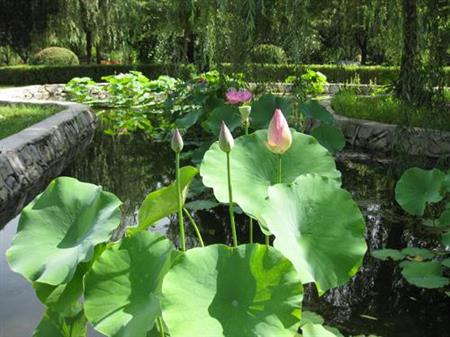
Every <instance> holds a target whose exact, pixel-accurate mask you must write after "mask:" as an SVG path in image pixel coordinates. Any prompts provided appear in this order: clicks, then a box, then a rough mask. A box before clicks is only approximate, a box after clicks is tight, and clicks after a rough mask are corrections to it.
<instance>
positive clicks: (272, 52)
mask: <svg viewBox="0 0 450 337" xmlns="http://www.w3.org/2000/svg"><path fill="white" fill-rule="evenodd" d="M250 62H252V63H268V64H284V63H286V62H287V57H286V52H285V51H284V50H283V48H280V47H278V46H274V45H272V44H260V45H258V46H256V47H254V48H253V49H252V50H251V52H250Z"/></svg>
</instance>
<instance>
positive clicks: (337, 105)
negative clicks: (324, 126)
mask: <svg viewBox="0 0 450 337" xmlns="http://www.w3.org/2000/svg"><path fill="white" fill-rule="evenodd" d="M447 95H448V94H447V93H445V96H447ZM447 101H448V100H447ZM331 106H332V108H333V110H334V111H335V112H336V113H337V114H338V115H341V116H346V117H350V118H357V119H366V120H371V121H376V122H382V123H388V124H400V125H407V126H418V127H424V128H431V129H438V130H445V131H450V111H449V109H448V108H444V109H443V110H441V111H439V112H438V113H437V112H434V113H431V112H430V111H429V110H427V109H424V108H415V107H410V106H406V105H405V104H403V103H402V102H401V101H400V100H398V99H397V98H395V97H393V96H358V95H357V94H356V93H355V92H354V91H351V90H342V91H340V92H338V93H337V94H336V95H334V96H333V98H332V100H331Z"/></svg>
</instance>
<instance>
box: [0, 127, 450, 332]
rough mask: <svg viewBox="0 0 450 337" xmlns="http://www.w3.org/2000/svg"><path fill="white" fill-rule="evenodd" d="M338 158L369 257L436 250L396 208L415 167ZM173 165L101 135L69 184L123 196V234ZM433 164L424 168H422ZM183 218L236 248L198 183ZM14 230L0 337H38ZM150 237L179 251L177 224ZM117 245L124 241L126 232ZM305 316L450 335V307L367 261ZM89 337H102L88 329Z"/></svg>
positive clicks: (354, 155)
mask: <svg viewBox="0 0 450 337" xmlns="http://www.w3.org/2000/svg"><path fill="white" fill-rule="evenodd" d="M186 143H187V144H186V145H185V148H187V149H189V148H190V147H191V148H195V146H194V145H195V144H194V143H192V144H190V143H189V142H188V141H186ZM337 157H338V158H337V167H338V169H339V171H340V172H341V173H342V181H343V187H344V188H346V189H347V190H348V191H350V193H351V194H352V196H353V198H354V199H355V200H356V201H357V204H358V206H359V207H360V209H361V210H362V212H363V214H364V219H365V222H366V231H365V237H366V242H367V245H368V249H369V251H371V250H374V249H377V248H384V247H389V248H403V247H406V246H416V247H426V248H435V247H437V245H438V242H437V240H436V237H435V236H434V235H432V234H430V233H429V232H428V231H424V230H423V228H422V226H420V224H418V223H417V221H416V220H414V219H413V218H411V217H409V216H406V215H405V213H404V212H402V210H401V209H400V208H399V207H398V205H396V203H395V202H394V186H395V182H396V179H398V177H399V176H400V174H401V172H402V171H403V170H404V169H405V168H407V167H409V166H412V164H413V163H407V162H405V160H404V158H402V159H397V160H390V159H386V158H373V157H371V156H368V155H365V154H362V153H360V152H358V151H357V150H355V151H353V150H346V151H344V152H342V153H340V154H339V155H338V156H337ZM173 158H174V153H173V152H172V150H171V149H170V146H169V144H168V143H164V142H149V141H148V140H147V139H146V138H145V137H144V136H140V135H139V134H135V135H132V136H130V137H119V138H116V139H115V138H112V137H110V136H106V135H104V134H103V132H101V131H98V133H97V135H96V137H95V140H94V142H93V144H92V145H91V147H90V148H89V149H88V150H87V151H86V152H85V153H84V154H83V155H82V156H80V157H79V158H77V159H76V160H75V162H74V163H73V165H72V166H71V167H69V168H67V170H66V171H65V172H64V173H63V175H64V176H71V177H75V178H77V179H79V180H80V181H86V182H90V183H93V184H98V185H102V186H103V188H104V190H105V191H110V192H113V193H114V194H116V195H117V196H118V197H119V198H120V199H121V200H122V201H123V205H122V221H121V223H122V228H124V226H126V225H135V224H137V223H138V220H139V219H138V218H139V214H138V210H139V207H140V205H141V204H142V202H143V200H144V198H145V197H146V195H147V194H148V193H149V192H151V191H154V190H157V189H158V188H160V187H162V186H165V185H168V184H169V183H170V182H171V181H172V180H173V177H174V175H175V170H174V166H173ZM182 162H183V158H182ZM430 164H432V163H421V165H422V166H423V165H425V166H426V165H430ZM248 188H251V187H250V186H249V187H248ZM196 195H197V196H198V195H201V196H202V197H201V198H200V199H201V201H198V200H197V201H190V200H191V199H192V198H191V197H194V196H196ZM186 208H188V209H189V211H190V212H191V214H192V215H193V217H194V218H195V220H196V223H197V224H198V227H199V229H200V231H201V232H202V235H203V239H204V241H205V244H207V245H209V244H213V243H224V242H225V243H228V244H231V243H232V233H231V230H230V227H229V225H228V217H227V213H228V211H227V208H226V207H224V206H223V205H219V204H218V203H217V202H216V201H214V198H212V194H211V193H210V192H208V191H205V190H204V188H202V186H201V183H200V178H199V177H196V178H195V179H194V180H193V182H192V184H191V187H190V189H189V195H188V199H187V203H186ZM344 211H345V210H344ZM236 213H238V214H236V224H237V236H238V238H239V239H241V240H242V241H244V240H247V238H248V236H249V230H248V229H249V223H248V222H249V219H248V217H246V216H245V215H244V214H242V213H241V211H240V210H239V209H237V212H236ZM239 213H240V214H239ZM17 222H18V220H17V218H16V219H13V220H11V221H10V222H9V223H8V224H6V226H5V227H4V228H3V229H2V230H1V233H0V234H1V248H0V251H1V257H0V268H1V279H2V282H1V286H0V298H2V303H4V304H2V306H1V307H0V322H1V328H0V336H2V337H22V336H31V335H32V331H33V330H34V329H35V327H36V325H37V324H38V323H39V321H40V319H41V317H42V314H43V311H44V307H43V305H42V304H40V303H39V300H38V299H36V296H35V294H34V290H33V289H32V287H30V285H29V283H28V282H26V281H25V280H24V279H23V278H22V277H21V276H20V275H18V274H15V273H13V272H12V271H11V270H10V268H9V266H8V265H7V263H6V261H5V251H6V249H7V248H8V247H9V246H10V244H11V239H12V236H13V234H14V233H15V231H16V226H17ZM151 231H156V232H160V233H164V234H165V235H166V236H167V237H168V238H169V239H170V240H171V241H173V242H174V243H175V244H176V245H178V242H179V240H178V239H179V238H178V233H179V232H178V222H177V217H176V215H173V216H169V217H165V218H164V219H162V220H159V221H157V223H156V225H155V226H154V227H152V228H151ZM122 232H123V231H122ZM115 235H117V236H118V237H119V236H120V230H119V231H117V232H116V234H115ZM254 241H255V242H261V243H264V235H263V234H262V232H261V231H260V230H259V229H257V228H255V233H254ZM186 244H187V247H188V248H190V247H195V246H198V245H199V241H198V237H197V235H196V233H195V231H194V229H193V227H192V226H191V225H190V223H186ZM204 263H207V261H205V262H204ZM228 268H231V269H229V272H230V273H229V274H230V277H232V276H233V273H231V271H232V270H233V268H234V266H229V267H228ZM174 282H179V284H180V286H181V287H183V285H184V284H185V282H186V284H189V281H188V280H187V279H186V278H181V279H178V280H175V281H174ZM243 284H245V283H243ZM219 308H220V307H219V306H218V307H217V309H216V310H219V313H215V314H216V315H219V314H220V309H219ZM303 311H308V314H306V315H304V316H307V319H310V320H314V321H315V322H319V323H320V321H321V318H320V317H318V316H316V315H313V314H311V313H310V312H315V313H317V314H320V315H322V316H323V318H324V319H325V323H324V324H326V325H329V326H333V327H337V328H339V330H340V331H341V333H343V334H344V335H345V336H350V335H351V336H356V335H361V334H365V335H366V336H368V335H370V334H374V335H377V336H384V337H394V336H395V337H402V336H405V337H406V336H408V337H414V336H417V337H419V336H448V335H449V332H448V312H450V302H449V300H448V297H446V295H445V294H443V293H442V292H439V291H437V290H427V289H422V288H418V287H415V286H413V285H410V284H408V282H406V281H405V280H404V278H403V277H402V275H401V273H400V268H399V267H398V264H396V263H394V262H389V261H380V260H378V259H375V258H373V257H371V256H370V254H369V253H367V254H366V255H365V257H364V262H363V265H362V267H361V268H360V269H359V271H358V272H357V274H356V275H355V276H354V277H352V278H351V279H350V280H349V282H347V283H346V284H344V285H342V286H339V287H335V288H333V289H331V290H328V291H327V292H326V293H325V294H324V295H323V296H321V297H319V296H318V294H317V291H316V289H315V286H312V285H308V286H305V293H304V302H303ZM236 328H237V327H235V329H236ZM180 329H183V327H182V326H181V327H180ZM229 329H232V328H231V327H230V328H229ZM74 336H75V335H74ZM89 336H100V335H99V334H97V333H96V332H94V331H93V330H92V329H91V328H90V329H89ZM274 336H275V335H274ZM317 336H320V335H317Z"/></svg>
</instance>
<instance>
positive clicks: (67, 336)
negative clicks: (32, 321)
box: [33, 309, 86, 337]
mask: <svg viewBox="0 0 450 337" xmlns="http://www.w3.org/2000/svg"><path fill="white" fill-rule="evenodd" d="M85 336H86V318H85V317H84V314H83V311H80V312H79V313H78V314H77V315H75V316H73V317H62V316H61V315H60V314H58V313H57V312H55V311H52V310H50V309H47V310H46V311H45V313H44V317H42V319H41V321H40V322H39V325H38V326H37V327H36V330H35V331H34V333H33V337H85Z"/></svg>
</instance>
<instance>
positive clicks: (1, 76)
mask: <svg viewBox="0 0 450 337" xmlns="http://www.w3.org/2000/svg"><path fill="white" fill-rule="evenodd" d="M132 70H137V71H140V72H142V73H143V74H144V75H145V76H147V77H149V78H156V77H158V76H159V75H169V76H173V77H178V78H181V79H187V78H189V77H190V75H191V73H193V72H195V67H194V66H192V65H190V64H187V65H186V64H141V65H121V64H117V65H116V64H114V65H109V64H108V65H103V64H101V65H98V64H89V65H78V66H15V67H0V84H2V85H31V84H51V83H67V82H69V81H70V80H71V79H72V78H74V77H90V78H91V79H93V80H94V81H96V82H101V81H102V77H103V76H108V75H112V74H119V73H128V72H130V71H132Z"/></svg>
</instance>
